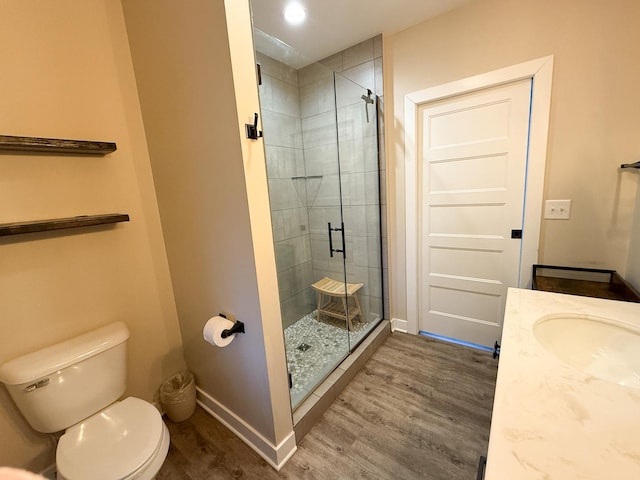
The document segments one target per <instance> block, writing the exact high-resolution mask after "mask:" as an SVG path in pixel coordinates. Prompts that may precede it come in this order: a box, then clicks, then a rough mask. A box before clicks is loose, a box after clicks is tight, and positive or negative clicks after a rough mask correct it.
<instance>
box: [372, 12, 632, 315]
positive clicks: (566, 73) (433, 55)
mask: <svg viewBox="0 0 640 480" xmlns="http://www.w3.org/2000/svg"><path fill="white" fill-rule="evenodd" d="M578 4H579V5H578ZM639 23H640V3H638V2H635V1H629V0H612V1H608V2H604V1H602V0H585V1H581V2H576V1H575V0H539V1H533V2H532V1H515V0H477V1H475V2H472V3H470V4H469V5H466V6H464V7H462V8H460V9H457V10H454V11H453V12H450V13H447V14H445V15H443V16H440V17H437V18H435V19H433V20H430V21H427V22H425V23H422V24H419V25H417V26H415V27H413V28H411V29H408V30H405V31H403V32H400V33H397V34H395V35H390V36H386V37H385V38H384V62H385V64H384V72H385V88H386V93H385V98H386V109H387V110H386V112H387V118H386V125H387V141H388V143H387V153H388V166H387V168H388V170H387V177H388V188H389V195H390V200H389V204H390V206H391V205H393V204H395V208H393V206H391V209H390V210H391V211H390V214H389V231H390V233H389V237H390V240H389V243H390V258H391V267H390V269H391V277H392V278H391V289H392V290H391V297H392V300H391V303H392V305H391V307H392V311H391V315H392V317H396V318H401V319H406V292H405V288H404V282H405V270H406V269H405V264H404V254H405V250H404V242H405V223H404V215H405V213H404V180H403V179H404V165H403V156H404V148H403V141H404V131H403V123H404V111H403V107H404V106H403V99H404V95H406V94H407V93H410V92H414V91H417V90H421V89H424V88H428V87H431V86H435V85H439V84H442V83H446V82H449V81H453V80H457V79H461V78H465V77H468V76H472V75H476V74H480V73H484V72H488V71H492V70H496V69H498V68H501V67H506V66H509V65H513V64H517V63H521V62H524V61H527V60H531V59H535V58H539V57H543V56H547V55H554V56H555V63H554V76H553V91H552V105H551V118H550V132H549V145H548V158H547V167H546V178H545V193H544V197H545V199H567V198H568V199H572V200H573V205H572V213H571V220H569V221H549V220H541V221H542V229H541V240H540V247H541V248H540V256H539V260H540V262H544V263H549V264H560V265H573V266H584V267H596V268H598V267H599V268H614V269H617V270H618V271H620V272H621V273H622V274H623V275H624V273H625V269H626V261H627V251H628V245H629V235H630V231H631V223H632V222H631V220H632V214H633V207H634V202H635V195H636V186H637V177H636V175H634V174H630V173H627V172H625V173H620V172H619V171H618V168H617V167H618V166H619V164H620V163H625V162H631V161H634V160H637V159H638V158H639V157H638V156H639V155H640V135H639V132H640V116H639V115H638V111H640V95H638V94H637V88H638V85H640V62H638V45H640V29H638V24H639Z"/></svg>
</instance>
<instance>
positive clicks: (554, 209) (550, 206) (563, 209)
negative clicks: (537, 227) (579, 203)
mask: <svg viewBox="0 0 640 480" xmlns="http://www.w3.org/2000/svg"><path fill="white" fill-rule="evenodd" d="M544 218H545V219H549V220H569V218H571V200H547V201H546V202H544Z"/></svg>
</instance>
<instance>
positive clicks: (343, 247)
mask: <svg viewBox="0 0 640 480" xmlns="http://www.w3.org/2000/svg"><path fill="white" fill-rule="evenodd" d="M340 225H341V228H332V227H331V222H329V223H327V230H328V233H329V256H330V257H333V254H334V253H342V258H347V252H346V248H345V246H344V223H341V224H340ZM331 232H342V250H340V249H337V248H336V249H334V248H333V237H332V235H331Z"/></svg>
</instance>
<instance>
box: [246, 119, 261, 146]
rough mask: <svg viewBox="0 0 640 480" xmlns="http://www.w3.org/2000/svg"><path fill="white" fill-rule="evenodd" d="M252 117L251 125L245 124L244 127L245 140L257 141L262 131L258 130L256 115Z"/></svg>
mask: <svg viewBox="0 0 640 480" xmlns="http://www.w3.org/2000/svg"><path fill="white" fill-rule="evenodd" d="M254 115H255V116H254V117H253V125H252V124H250V123H245V124H244V126H245V128H246V129H247V138H250V139H251V140H257V139H258V138H260V137H261V136H262V130H258V114H257V113H254Z"/></svg>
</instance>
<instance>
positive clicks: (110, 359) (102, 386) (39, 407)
mask: <svg viewBox="0 0 640 480" xmlns="http://www.w3.org/2000/svg"><path fill="white" fill-rule="evenodd" d="M128 338H129V330H128V329H127V326H126V325H125V324H124V323H122V322H116V323H112V324H109V325H106V326H104V327H102V328H99V329H97V330H93V331H91V332H88V333H85V334H84V335H80V336H79V337H75V338H71V339H69V340H66V341H64V342H61V343H57V344H55V345H51V346H50V347H46V348H43V349H42V350H38V351H35V352H32V353H28V354H26V355H23V356H22V357H18V358H15V359H13V360H10V361H8V362H6V363H4V364H3V365H0V381H1V382H2V383H4V384H5V385H6V387H7V390H8V391H9V393H10V394H11V397H12V398H13V401H14V402H15V403H16V405H17V406H18V408H19V409H20V411H21V412H22V414H23V415H24V417H25V419H26V420H27V422H29V424H30V425H31V426H32V427H33V429H34V430H37V431H39V432H44V433H52V432H57V431H60V430H64V429H66V428H68V427H70V426H71V425H74V424H76V423H78V422H80V421H82V420H84V419H85V418H88V417H90V416H91V415H93V414H94V413H96V412H99V411H100V410H102V409H103V408H105V407H107V406H108V405H110V404H111V403H113V402H115V401H116V400H117V399H118V398H120V397H121V396H122V395H123V394H124V391H125V388H126V382H127V344H126V341H127V339H128Z"/></svg>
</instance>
